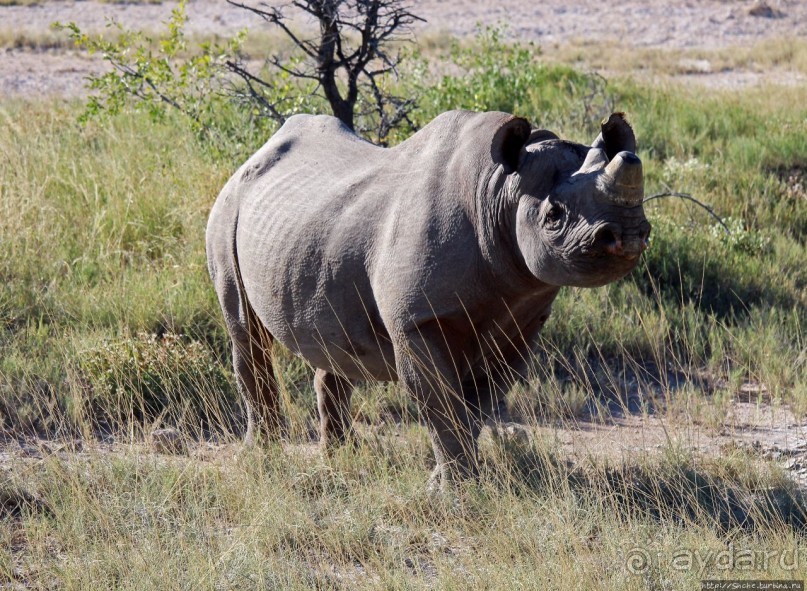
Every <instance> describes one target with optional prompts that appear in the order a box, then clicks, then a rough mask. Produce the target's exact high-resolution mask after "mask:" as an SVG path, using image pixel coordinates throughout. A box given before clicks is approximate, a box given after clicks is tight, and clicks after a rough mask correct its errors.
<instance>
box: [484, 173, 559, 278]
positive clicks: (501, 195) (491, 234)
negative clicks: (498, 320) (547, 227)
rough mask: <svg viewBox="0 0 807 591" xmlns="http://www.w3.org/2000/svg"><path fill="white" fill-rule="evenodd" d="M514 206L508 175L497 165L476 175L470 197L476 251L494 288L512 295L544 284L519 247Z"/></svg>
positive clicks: (515, 200) (514, 201) (515, 205)
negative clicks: (475, 234) (474, 191)
mask: <svg viewBox="0 0 807 591" xmlns="http://www.w3.org/2000/svg"><path fill="white" fill-rule="evenodd" d="M517 208H518V199H517V198H516V197H515V195H514V191H513V187H512V178H511V176H510V175H507V174H505V173H504V170H503V169H502V167H501V166H495V167H493V168H491V169H489V170H487V171H484V172H483V173H482V174H480V176H479V182H478V184H477V188H476V195H475V199H474V217H475V221H476V227H477V239H478V240H479V250H480V252H481V253H482V258H483V259H484V261H485V262H486V263H487V266H488V270H489V272H490V274H491V276H492V280H493V281H495V282H496V285H497V288H498V289H499V290H500V291H502V292H505V293H507V292H509V293H513V294H516V293H524V292H525V291H534V290H539V289H540V288H541V287H542V286H544V284H543V283H542V282H541V281H540V280H539V279H538V278H537V277H535V275H533V274H532V273H531V272H530V270H529V268H528V267H527V263H526V262H525V260H524V257H523V256H522V254H521V250H520V249H519V246H518V241H517V239H516V211H517Z"/></svg>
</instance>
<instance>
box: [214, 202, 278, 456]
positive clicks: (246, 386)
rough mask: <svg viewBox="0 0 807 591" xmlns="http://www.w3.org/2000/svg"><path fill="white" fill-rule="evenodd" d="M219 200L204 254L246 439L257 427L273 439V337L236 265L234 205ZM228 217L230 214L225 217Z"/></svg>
mask: <svg viewBox="0 0 807 591" xmlns="http://www.w3.org/2000/svg"><path fill="white" fill-rule="evenodd" d="M228 201H229V200H228V199H221V198H220V199H219V202H217V204H216V206H220V207H214V210H213V212H212V213H211V220H210V222H209V223H208V231H207V254H208V265H209V270H210V276H211V278H212V279H213V283H214V285H215V288H216V293H217V295H218V298H219V304H220V305H221V309H222V312H223V313H224V320H225V325H226V327H227V332H228V333H229V335H230V339H231V341H232V353H233V370H234V372H235V376H236V382H237V386H238V391H239V393H240V394H241V397H242V399H243V401H244V406H245V409H246V415H247V432H246V435H245V442H246V443H247V444H251V443H253V442H254V439H255V435H256V428H257V429H260V430H261V431H263V432H264V433H265V434H266V435H268V436H269V437H270V438H272V439H275V438H277V437H278V436H279V434H280V430H281V422H282V421H281V417H280V400H279V390H278V384H277V381H276V380H275V375H274V368H273V365H272V343H273V341H274V339H273V338H272V335H271V334H270V333H269V331H268V330H267V329H266V327H265V326H264V325H263V323H262V322H261V320H260V318H259V317H258V315H257V314H256V312H255V310H254V309H253V308H252V305H251V304H250V302H249V298H248V297H247V293H246V291H245V289H244V282H243V279H242V277H241V269H240V267H239V264H238V245H237V242H236V236H237V229H238V213H237V207H233V205H234V204H233V203H232V202H230V203H228ZM227 218H229V219H227Z"/></svg>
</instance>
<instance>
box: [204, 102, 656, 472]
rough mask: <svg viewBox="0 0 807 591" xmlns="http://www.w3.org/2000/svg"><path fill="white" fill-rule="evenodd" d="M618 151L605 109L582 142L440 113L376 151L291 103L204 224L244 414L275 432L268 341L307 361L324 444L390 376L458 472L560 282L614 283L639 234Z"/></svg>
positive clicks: (623, 154)
mask: <svg viewBox="0 0 807 591" xmlns="http://www.w3.org/2000/svg"><path fill="white" fill-rule="evenodd" d="M635 151H636V141H635V138H634V135H633V131H632V129H631V128H630V126H629V125H628V123H627V122H626V121H625V120H624V118H623V116H622V114H621V113H615V114H613V115H611V116H610V118H609V119H608V120H607V121H605V122H604V123H603V125H602V133H600V135H599V137H598V138H597V139H596V140H595V141H594V143H593V144H592V146H584V145H581V144H577V143H573V142H569V141H564V140H561V139H558V137H557V136H555V134H553V133H551V132H548V131H545V130H531V129H530V125H529V124H528V123H527V121H525V120H524V119H521V118H518V117H514V116H513V115H509V114H506V113H497V112H492V113H472V112H467V111H452V112H448V113H444V114H442V115H440V116H439V117H437V118H436V119H434V120H433V121H432V122H431V123H430V124H429V125H427V126H426V127H424V128H423V129H422V130H421V131H419V132H418V133H416V134H414V135H413V136H412V137H411V138H409V139H408V140H406V141H405V142H403V143H401V144H400V145H398V146H396V147H394V148H382V147H379V146H376V145H374V144H371V143H369V142H367V141H365V140H363V139H361V138H359V137H358V136H356V135H355V134H354V133H352V132H351V131H350V130H349V129H348V128H347V127H345V126H344V125H342V124H341V123H340V122H339V121H338V120H337V119H335V118H333V117H328V116H323V115H320V116H312V115H297V116H294V117H292V118H291V119H289V120H288V121H287V122H286V124H285V125H283V127H282V128H281V129H280V130H279V131H278V132H277V133H276V134H275V135H274V136H273V137H272V138H271V139H270V140H269V141H268V142H267V143H266V144H265V145H264V146H263V147H262V148H261V149H260V150H259V151H258V152H257V153H256V154H255V155H254V156H252V157H251V158H250V159H249V160H248V161H247V162H246V163H245V164H244V165H243V166H242V167H241V168H240V169H239V170H238V171H237V172H236V173H235V175H234V176H233V177H232V178H231V179H230V180H229V182H228V183H227V185H226V186H225V187H224V189H223V190H222V192H221V194H220V195H219V197H218V200H217V201H216V203H215V205H214V207H213V210H212V213H211V215H210V220H209V222H208V227H207V255H208V263H209V270H210V275H211V277H212V279H213V282H214V284H215V289H216V292H217V294H218V297H219V301H220V303H221V307H222V310H223V312H224V317H225V322H226V326H227V329H228V331H229V333H230V336H231V338H232V342H233V358H234V360H233V361H234V367H235V373H236V376H237V380H238V385H239V390H240V391H241V393H242V394H243V396H244V397H245V400H246V401H247V408H248V409H251V408H254V409H255V410H256V411H257V413H258V419H259V420H260V424H261V425H263V427H264V428H265V429H266V430H267V432H269V433H273V432H274V433H276V432H277V430H278V429H279V428H280V426H281V424H282V419H281V417H280V408H279V402H278V396H277V391H276V383H275V379H274V375H273V372H272V363H271V361H272V358H271V352H270V349H271V344H272V342H273V340H278V341H280V342H281V343H283V344H284V345H285V346H286V347H288V348H289V349H290V350H291V351H293V352H294V353H296V354H298V355H300V356H301V357H303V358H304V359H305V360H307V361H308V362H309V363H310V364H311V365H312V366H314V367H315V368H316V372H315V377H314V387H315V389H316V393H317V403H318V408H319V412H320V435H321V441H322V443H323V445H325V446H326V448H328V447H330V446H332V445H334V444H338V443H339V442H342V441H344V440H345V439H346V438H347V437H349V435H350V395H351V390H352V388H353V385H354V384H355V383H356V382H357V381H358V380H368V379H370V380H396V381H398V382H400V383H401V385H402V386H403V387H404V388H405V389H406V390H407V392H408V393H409V394H410V395H411V396H413V397H414V399H415V400H416V401H417V403H418V404H419V406H420V408H421V409H422V412H423V416H424V417H425V420H426V423H427V425H428V427H429V432H430V436H431V439H432V442H433V445H434V451H435V457H436V460H437V467H436V469H435V473H434V475H433V479H434V481H436V482H440V483H442V485H443V486H445V485H446V483H448V482H450V481H451V480H452V479H453V478H457V477H467V476H470V475H473V474H474V473H475V470H476V438H477V436H478V434H479V431H480V429H481V426H482V423H483V421H484V420H485V418H486V417H487V416H488V415H489V414H490V413H491V409H492V408H493V407H494V405H495V404H496V403H497V401H498V400H499V399H500V398H501V397H502V396H503V395H504V393H506V392H507V391H508V389H509V388H510V387H511V386H512V385H513V383H514V382H515V381H516V380H518V379H520V378H521V377H522V376H523V375H524V373H525V369H526V366H527V364H528V362H529V359H530V354H531V352H532V348H533V347H534V345H535V341H536V339H537V335H538V332H539V331H540V330H541V327H542V326H543V325H544V323H545V322H546V320H547V318H548V316H549V314H550V310H551V306H552V302H553V300H554V299H555V297H556V296H557V294H558V291H559V289H560V287H561V286H564V285H571V286H582V287H595V286H600V285H604V284H606V283H608V282H611V281H615V280H617V279H619V278H621V277H623V276H624V275H625V274H626V273H628V272H630V271H631V270H632V269H633V268H634V267H635V265H636V263H637V261H638V258H639V255H640V254H641V252H642V251H643V250H644V248H645V247H646V245H647V238H648V235H649V232H650V225H649V223H648V222H647V220H646V218H645V215H644V212H643V209H642V197H643V183H642V166H641V162H640V161H639V159H638V158H637V156H636V155H635V153H634V152H635ZM253 422H254V417H253V416H252V414H250V420H249V423H250V426H249V428H248V434H247V438H248V439H249V438H251V437H252V432H253V430H252V426H253Z"/></svg>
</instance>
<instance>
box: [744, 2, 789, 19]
mask: <svg viewBox="0 0 807 591" xmlns="http://www.w3.org/2000/svg"><path fill="white" fill-rule="evenodd" d="M748 14H749V15H750V16H758V17H762V18H782V17H783V16H785V13H784V12H782V11H781V10H777V9H775V8H772V7H771V6H770V5H769V4H768V3H767V2H765V0H761V1H760V2H757V3H756V4H754V5H753V6H752V7H751V8H749V9H748Z"/></svg>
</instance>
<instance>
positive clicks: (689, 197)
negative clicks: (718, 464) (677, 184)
mask: <svg viewBox="0 0 807 591" xmlns="http://www.w3.org/2000/svg"><path fill="white" fill-rule="evenodd" d="M663 197H678V198H679V199H686V200H687V201H692V202H693V203H696V204H697V205H700V206H701V207H702V208H703V209H705V210H706V211H707V212H708V213H709V215H711V216H712V217H713V218H715V219H716V220H717V221H718V222H720V225H721V226H723V229H724V230H725V231H726V233H727V234H731V230H729V227H728V226H727V225H726V223H725V222H724V221H723V219H722V218H721V217H720V216H719V215H717V214H716V213H715V212H714V210H713V209H712V208H711V207H710V206H709V205H706V204H705V203H703V202H701V201H698V200H697V199H695V198H694V197H693V196H692V195H690V194H689V193H676V192H673V191H669V192H665V193H656V194H655V195H650V197H645V198H644V199H643V200H642V203H647V202H648V201H653V200H654V199H661V198H663Z"/></svg>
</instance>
